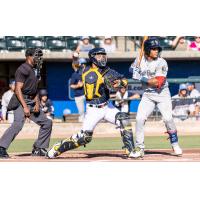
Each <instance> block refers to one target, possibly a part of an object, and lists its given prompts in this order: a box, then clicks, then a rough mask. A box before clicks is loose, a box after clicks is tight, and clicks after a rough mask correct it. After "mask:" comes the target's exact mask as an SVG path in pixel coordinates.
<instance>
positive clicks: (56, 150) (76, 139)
mask: <svg viewBox="0 0 200 200" xmlns="http://www.w3.org/2000/svg"><path fill="white" fill-rule="evenodd" d="M92 134H93V132H92V131H81V132H79V133H77V134H74V135H72V136H71V137H70V138H69V139H65V140H62V141H61V142H59V143H56V144H55V145H54V146H53V147H52V148H51V149H50V150H49V151H48V153H47V157H48V158H55V157H57V156H58V155H60V154H61V153H63V152H65V151H69V150H72V149H75V148H78V147H79V146H82V145H86V144H88V143H89V142H91V141H92Z"/></svg>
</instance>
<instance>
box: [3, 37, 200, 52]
mask: <svg viewBox="0 0 200 200" xmlns="http://www.w3.org/2000/svg"><path fill="white" fill-rule="evenodd" d="M149 37H152V36H149ZM153 37H157V38H158V39H159V41H160V44H161V46H162V48H163V50H164V51H165V50H172V51H173V50H176V51H188V50H193V51H200V37H199V36H153ZM142 40H143V37H142V36H5V37H0V52H9V51H24V50H25V49H26V48H32V47H33V48H41V49H43V50H44V51H46V52H50V51H77V52H88V51H89V50H90V49H91V48H93V47H103V48H105V49H106V52H107V53H115V52H126V51H137V50H138V49H139V48H140V47H141V43H142Z"/></svg>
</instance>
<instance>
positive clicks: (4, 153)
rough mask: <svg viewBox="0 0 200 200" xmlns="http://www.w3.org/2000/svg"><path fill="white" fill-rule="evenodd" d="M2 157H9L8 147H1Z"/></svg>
mask: <svg viewBox="0 0 200 200" xmlns="http://www.w3.org/2000/svg"><path fill="white" fill-rule="evenodd" d="M0 158H9V155H8V153H7V151H6V148H4V147H0Z"/></svg>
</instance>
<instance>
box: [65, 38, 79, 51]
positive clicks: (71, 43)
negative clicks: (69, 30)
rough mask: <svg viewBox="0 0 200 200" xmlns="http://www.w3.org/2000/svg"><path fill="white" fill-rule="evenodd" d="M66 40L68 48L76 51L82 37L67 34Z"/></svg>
mask: <svg viewBox="0 0 200 200" xmlns="http://www.w3.org/2000/svg"><path fill="white" fill-rule="evenodd" d="M65 41H66V43H67V47H68V49H70V50H72V51H74V50H76V48H77V46H78V43H79V41H80V37H79V36H77V37H73V36H65Z"/></svg>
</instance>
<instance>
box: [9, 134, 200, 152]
mask: <svg viewBox="0 0 200 200" xmlns="http://www.w3.org/2000/svg"><path fill="white" fill-rule="evenodd" d="M57 141H60V139H51V142H50V146H51V145H53V144H54V143H55V142H57ZM33 142H34V140H33V139H18V140H14V142H13V143H12V144H11V146H10V147H9V149H8V152H30V151H31V150H32V145H33ZM179 143H180V145H181V147H182V148H200V136H179ZM145 146H146V149H168V148H171V146H170V144H169V141H168V140H167V137H166V136H147V137H145ZM121 147H122V142H121V138H119V137H116V138H93V140H92V142H91V143H89V144H88V145H87V146H86V147H85V148H84V147H80V148H78V150H121Z"/></svg>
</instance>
